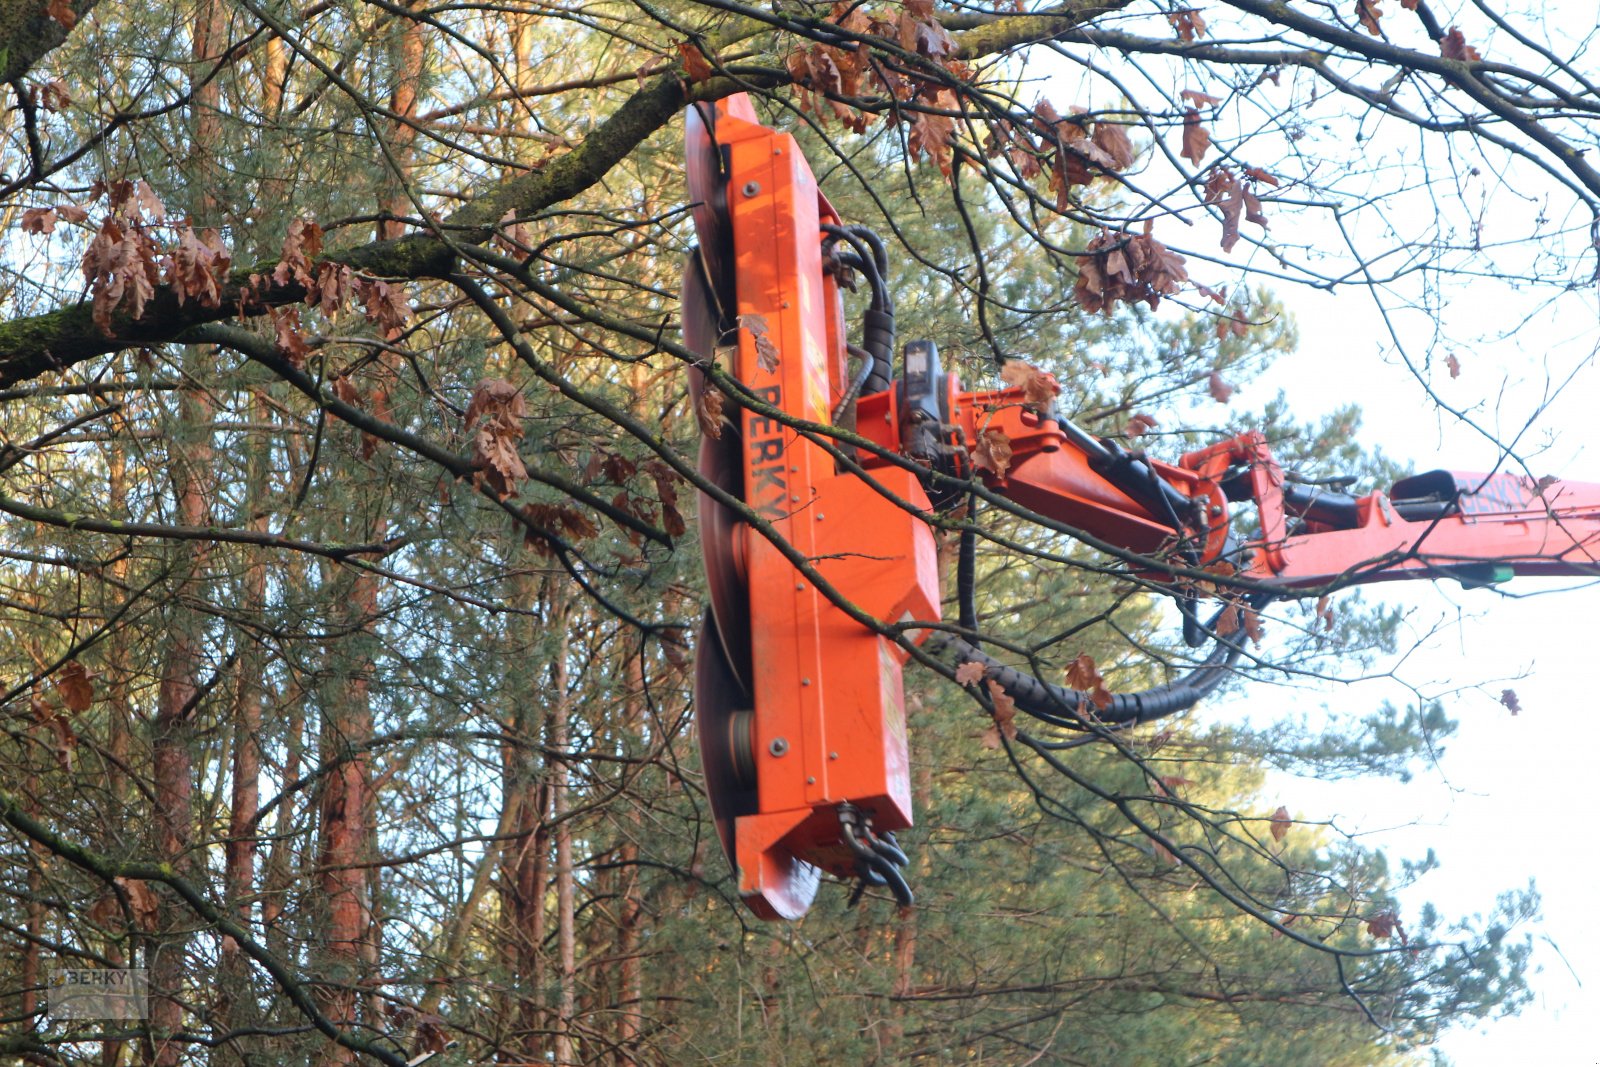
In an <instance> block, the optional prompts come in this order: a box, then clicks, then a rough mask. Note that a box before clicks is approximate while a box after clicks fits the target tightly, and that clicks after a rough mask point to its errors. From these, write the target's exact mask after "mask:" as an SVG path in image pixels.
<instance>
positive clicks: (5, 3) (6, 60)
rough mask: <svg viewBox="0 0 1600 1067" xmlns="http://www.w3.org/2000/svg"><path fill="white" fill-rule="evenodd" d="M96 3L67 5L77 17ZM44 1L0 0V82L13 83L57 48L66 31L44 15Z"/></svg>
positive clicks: (76, 0) (82, 1) (81, 0)
mask: <svg viewBox="0 0 1600 1067" xmlns="http://www.w3.org/2000/svg"><path fill="white" fill-rule="evenodd" d="M98 2H99V0H74V2H73V3H71V4H69V5H68V6H69V7H70V8H72V11H73V13H74V14H76V15H77V16H78V18H80V19H81V18H82V17H83V16H85V15H87V14H88V13H89V10H90V9H91V8H93V7H94V5H95V4H96V3H98ZM48 6H49V5H48V4H47V3H46V0H0V82H8V83H9V82H13V81H16V80H17V79H18V78H20V77H22V76H23V75H24V74H26V73H28V71H30V70H32V69H33V65H34V64H35V63H37V62H39V60H41V59H43V58H44V57H45V56H46V55H48V54H49V53H50V52H51V51H53V50H54V49H56V48H58V47H60V46H61V43H62V42H63V41H65V40H66V39H67V34H68V33H69V32H71V31H69V30H68V29H67V28H66V27H65V26H64V25H62V24H61V23H60V22H59V21H57V20H56V19H53V18H51V17H50V16H49V15H47V14H45V9H46V7H48Z"/></svg>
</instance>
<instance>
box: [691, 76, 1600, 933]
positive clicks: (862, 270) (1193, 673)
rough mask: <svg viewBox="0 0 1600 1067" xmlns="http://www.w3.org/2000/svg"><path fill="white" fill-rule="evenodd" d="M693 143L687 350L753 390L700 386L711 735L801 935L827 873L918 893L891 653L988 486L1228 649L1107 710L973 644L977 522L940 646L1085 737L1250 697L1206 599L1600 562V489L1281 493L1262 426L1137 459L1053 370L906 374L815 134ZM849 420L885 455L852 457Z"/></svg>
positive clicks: (1465, 483)
mask: <svg viewBox="0 0 1600 1067" xmlns="http://www.w3.org/2000/svg"><path fill="white" fill-rule="evenodd" d="M686 125H687V129H686V151H687V164H688V166H687V177H688V184H689V194H690V197H691V201H692V205H693V213H694V222H695V231H696V236H697V239H698V242H699V244H698V248H697V249H696V251H695V252H694V253H693V254H692V255H691V256H690V258H689V262H688V264H687V267H686V269H685V271H684V280H683V290H682V320H683V332H684V341H685V344H686V346H687V347H688V348H689V349H691V350H692V351H694V352H695V353H697V354H698V355H699V356H700V358H701V359H702V360H703V361H704V363H705V364H708V365H710V364H715V365H718V366H719V367H720V368H721V369H722V370H723V371H725V372H726V373H727V374H728V375H729V376H730V377H731V378H732V379H733V381H734V384H735V386H736V387H734V388H731V390H730V391H723V390H717V389H716V388H715V387H714V386H711V385H709V384H708V383H707V382H706V381H705V380H704V376H703V375H702V374H700V373H698V372H697V373H696V374H695V375H694V382H693V395H694V401H695V404H696V409H697V411H698V413H699V414H700V416H701V421H702V424H703V425H706V426H707V427H708V429H707V432H706V433H705V434H704V436H703V437H702V441H701V449H700V460H699V465H700V471H701V473H702V475H703V476H704V477H705V479H706V480H707V481H708V482H710V483H711V484H712V485H714V486H715V487H716V488H717V490H719V492H718V493H716V494H711V493H704V492H703V493H701V495H700V530H701V547H702V553H703V556H704V564H705V569H706V577H707V584H708V586H709V590H710V596H711V605H710V608H709V609H708V611H707V614H706V619H705V622H704V624H703V626H702V629H701V633H700V639H699V642H698V650H697V653H696V666H695V715H696V726H697V730H698V734H699V740H700V747H701V754H702V762H703V764H704V771H705V780H706V787H707V793H708V797H709V801H710V805H711V809H712V815H713V819H714V822H715V824H716V827H717V833H718V836H719V838H720V840H721V843H722V847H723V849H724V851H725V852H726V853H727V855H728V857H729V860H730V862H731V863H732V864H733V867H734V869H735V871H736V872H737V873H738V880H739V892H740V894H741V896H742V897H743V898H744V900H745V901H746V902H747V903H748V904H749V906H750V907H751V908H752V910H754V911H755V912H756V913H757V914H758V915H761V916H763V917H765V918H786V919H793V918H798V917H799V916H801V915H803V914H804V913H805V912H806V910H807V909H808V908H809V907H810V904H811V902H812V900H813V898H814V897H815V895H816V892H817V888H818V884H819V881H820V876H821V873H822V872H824V871H826V872H828V873H830V874H833V875H835V876H837V877H840V878H845V879H857V880H859V885H858V887H857V893H858V894H859V892H860V891H861V890H862V889H864V888H865V887H867V886H882V887H886V888H888V889H889V890H890V891H891V892H892V893H893V894H894V895H895V897H896V898H897V899H899V900H900V902H901V903H903V904H909V903H910V902H911V892H910V889H909V888H908V887H907V885H906V882H905V879H904V877H903V876H902V874H901V869H902V868H903V867H904V866H905V864H906V857H905V855H904V853H903V852H902V851H901V850H900V848H899V846H898V844H897V843H896V841H895V837H894V834H895V832H896V831H898V830H902V829H904V828H905V827H907V826H910V825H911V818H912V811H911V791H910V776H909V766H908V758H907V743H906V718H905V707H904V695H903V686H902V675H901V672H902V670H903V667H904V664H905V661H906V659H907V657H908V653H907V651H906V649H905V648H903V647H901V645H900V644H898V643H897V642H896V641H895V640H892V639H891V638H890V637H886V636H884V634H885V633H893V632H905V630H906V628H905V627H904V626H903V624H905V623H908V622H928V623H935V622H938V621H939V619H940V605H941V594H940V583H939V573H938V569H939V568H938V560H937V555H936V552H935V546H934V539H933V533H932V530H931V529H930V527H929V526H928V524H927V521H926V519H927V518H928V517H930V516H931V515H932V514H933V513H934V512H935V511H938V510H941V509H948V508H951V507H954V506H956V505H957V504H959V503H961V502H962V501H964V500H965V499H966V498H967V496H968V494H969V493H970V492H971V491H972V489H973V488H974V487H976V486H979V485H981V486H982V487H983V489H984V490H985V491H986V492H988V493H991V494H995V495H999V496H1003V497H1005V498H1008V499H1009V500H1010V501H1012V502H1013V503H1014V505H1016V507H1017V510H1019V511H1020V512H1021V513H1022V514H1028V513H1029V512H1031V513H1033V514H1035V515H1036V516H1037V517H1039V518H1040V519H1041V521H1045V522H1049V523H1052V524H1055V525H1057V526H1058V527H1060V528H1066V529H1068V530H1070V531H1072V532H1075V533H1077V534H1078V535H1079V536H1080V537H1082V538H1084V539H1085V540H1087V541H1089V542H1090V543H1091V544H1093V545H1095V546H1097V547H1100V548H1102V549H1105V550H1107V551H1111V552H1114V553H1117V554H1120V555H1122V556H1123V557H1124V558H1125V559H1127V560H1128V562H1129V563H1130V564H1131V565H1132V566H1133V568H1134V569H1135V570H1136V571H1138V572H1139V573H1140V574H1141V575H1142V576H1143V577H1144V578H1145V579H1146V580H1148V581H1150V582H1151V583H1152V584H1153V585H1155V586H1157V587H1161V588H1166V589H1167V590H1169V591H1170V592H1171V593H1172V594H1173V595H1174V597H1175V598H1176V599H1177V601H1178V604H1179V607H1180V609H1181V612H1182V615H1183V618H1184V635H1185V638H1186V639H1187V641H1188V643H1189V644H1190V645H1191V646H1195V647H1199V646H1204V645H1208V644H1209V645H1210V646H1211V650H1210V652H1209V654H1207V655H1206V656H1204V657H1203V658H1202V659H1200V660H1199V662H1198V663H1197V664H1196V665H1195V666H1194V667H1193V668H1192V669H1191V670H1190V671H1189V672H1188V673H1187V674H1185V675H1183V676H1182V677H1180V678H1178V679H1176V680H1175V681H1173V682H1170V683H1168V684H1166V685H1163V686H1159V687H1157V688H1155V689H1151V690H1146V691H1144V692H1140V693H1124V694H1117V695H1114V696H1112V697H1111V698H1110V699H1109V701H1107V700H1106V699H1105V697H1104V695H1103V694H1102V695H1101V699H1100V701H1099V702H1098V704H1097V705H1096V706H1095V710H1094V713H1093V714H1087V713H1086V712H1085V711H1084V710H1083V709H1086V708H1088V707H1089V706H1090V704H1089V702H1088V701H1089V695H1088V694H1083V693H1078V692H1074V691H1071V690H1068V689H1064V688H1061V687H1059V686H1055V685H1052V684H1050V683H1047V682H1045V681H1043V680H1041V679H1038V678H1035V677H1032V676H1031V675H1029V674H1027V673H1026V672H1024V671H1021V670H1018V669H1016V668H1014V667H1012V666H1010V665H1008V664H1006V663H1003V662H1001V661H999V660H997V659H995V658H993V657H991V656H989V655H988V654H987V653H985V652H983V651H982V650H980V649H979V648H978V647H977V645H976V637H977V635H976V633H975V632H973V627H974V612H973V610H972V605H971V586H972V566H971V552H970V546H971V543H972V540H971V539H972V533H971V530H970V527H969V528H968V530H967V531H966V532H965V533H964V534H963V552H962V553H961V557H962V558H961V565H960V566H959V567H958V575H957V598H956V599H957V601H958V603H959V604H960V607H961V619H960V622H961V626H960V627H959V629H960V630H961V631H963V633H964V635H965V636H962V637H958V636H955V635H954V634H952V633H950V632H948V631H944V630H942V631H939V632H938V633H937V634H936V635H935V636H933V637H932V638H931V639H929V640H928V641H927V643H926V646H925V647H927V648H928V649H929V650H930V651H935V652H938V653H939V654H941V655H944V656H947V657H951V656H953V657H954V658H955V659H957V660H960V661H962V662H969V663H970V662H976V663H978V664H980V665H982V667H983V669H984V674H985V676H986V677H987V678H989V679H990V680H993V681H995V682H996V683H997V684H998V685H999V686H1000V687H1001V688H1003V689H1004V690H1005V691H1006V693H1007V695H1008V696H1009V697H1010V698H1011V699H1012V700H1013V701H1014V702H1015V703H1016V706H1017V708H1018V709H1019V710H1021V711H1023V712H1026V713H1027V714H1029V715H1031V716H1034V717H1035V718H1037V719H1039V720H1041V721H1043V722H1045V723H1048V724H1051V725H1054V726H1057V727H1062V728H1065V729H1069V730H1078V731H1082V732H1084V733H1085V734H1086V736H1088V737H1094V736H1103V735H1104V732H1105V731H1106V730H1108V729H1117V728H1120V727H1125V726H1128V725H1132V724H1135V723H1139V722H1145V721H1148V720H1150V719H1153V718H1157V717H1159V716H1161V715H1166V714H1170V713H1172V712H1175V711H1179V710H1182V709H1184V708H1187V707H1190V706H1192V705H1193V704H1194V703H1195V702H1196V701H1198V700H1200V699H1201V698H1202V697H1204V696H1205V695H1206V694H1208V693H1210V692H1212V691H1214V690H1215V689H1216V688H1217V687H1218V686H1219V685H1220V684H1221V683H1222V681H1224V680H1225V679H1226V678H1227V676H1228V674H1229V672H1230V668H1231V667H1232V665H1233V663H1234V661H1235V659H1236V657H1237V656H1238V655H1239V652H1240V649H1239V646H1238V644H1237V642H1236V641H1233V640H1229V639H1227V638H1226V637H1221V636H1219V632H1218V631H1219V629H1222V628H1221V627H1218V626H1217V618H1213V619H1212V620H1211V621H1210V622H1209V623H1208V622H1206V621H1202V620H1201V619H1200V617H1199V613H1198V610H1197V601H1198V595H1197V594H1196V592H1195V590H1196V589H1197V588H1199V587H1200V584H1201V583H1202V582H1203V581H1206V580H1210V581H1213V582H1214V581H1216V580H1217V579H1218V578H1219V577H1221V576H1224V575H1226V576H1227V577H1226V579H1225V581H1224V583H1223V584H1226V583H1228V582H1231V583H1232V586H1233V587H1234V588H1236V589H1238V590H1240V591H1241V592H1239V593H1238V594H1237V595H1236V596H1235V597H1234V601H1233V602H1232V603H1229V604H1225V605H1224V607H1223V608H1222V609H1221V610H1222V611H1231V610H1237V608H1238V601H1240V600H1242V601H1243V602H1244V604H1245V605H1247V606H1249V607H1252V608H1257V607H1260V606H1261V605H1262V604H1264V603H1266V602H1267V601H1269V600H1271V599H1273V598H1274V597H1280V596H1295V595H1302V594H1304V593H1307V592H1316V593H1322V592H1326V591H1328V590H1329V589H1331V588H1336V587H1339V586H1343V585H1349V584H1355V583H1361V582H1372V581H1389V580H1397V579H1402V578H1438V577H1453V578H1456V579H1458V580H1460V581H1461V582H1462V583H1463V584H1464V585H1467V586H1478V585H1486V584H1490V583H1493V582H1498V581H1501V580H1504V579H1505V578H1509V577H1510V576H1511V575H1512V574H1583V575H1592V574H1595V573H1596V572H1597V571H1600V566H1597V557H1600V486H1594V485H1582V484H1577V483H1568V482H1559V481H1553V480H1549V479H1545V480H1542V481H1540V482H1539V483H1530V482H1529V481H1527V480H1524V479H1520V478H1517V477H1515V476H1513V475H1509V474H1496V475H1492V476H1488V475H1474V474H1460V473H1453V472H1448V471H1433V472H1429V473H1427V474H1422V475H1417V476H1415V477H1411V478H1406V479H1403V480H1401V481H1400V482H1397V483H1396V484H1395V485H1394V486H1393V487H1392V488H1391V489H1390V490H1389V492H1388V493H1382V492H1373V493H1370V494H1368V495H1366V496H1363V497H1359V498H1357V497H1353V496H1349V495H1346V494H1344V493H1341V492H1336V491H1329V490H1327V489H1324V488H1320V487H1317V486H1312V485H1307V484H1303V483H1301V482H1298V481H1296V480H1294V479H1293V478H1292V477H1290V476H1288V475H1286V474H1285V473H1284V472H1283V471H1282V470H1280V469H1279V467H1278V465H1277V464H1276V463H1275V462H1274V460H1273V458H1272V455H1271V452H1270V450H1269V449H1268V447H1267V444H1266V441H1265V439H1264V438H1263V437H1262V436H1261V435H1260V434H1258V433H1243V434H1240V435H1238V436H1236V437H1234V438H1232V439H1229V440H1226V441H1223V442H1221V443H1219V444H1216V445H1213V446H1211V447H1208V448H1205V449H1202V450H1200V451H1197V452H1193V453H1190V454H1188V455H1186V456H1183V457H1181V458H1180V459H1179V460H1178V462H1177V463H1175V464H1167V463H1161V462H1158V461H1155V460H1152V459H1148V458H1146V457H1144V456H1142V455H1139V454H1136V453H1131V452H1127V451H1125V450H1123V449H1121V448H1120V447H1119V446H1118V445H1117V444H1116V443H1114V442H1111V441H1107V440H1102V439H1100V438H1097V437H1095V436H1093V435H1091V434H1089V433H1087V432H1086V431H1084V430H1082V429H1080V428H1079V427H1077V426H1075V425H1073V424H1072V423H1071V422H1070V421H1068V420H1066V419H1064V418H1061V417H1060V416H1058V415H1057V414H1056V413H1055V412H1054V411H1053V410H1052V408H1051V405H1050V396H1051V395H1052V394H1053V393H1054V392H1055V383H1054V380H1053V379H1051V378H1049V376H1048V375H1036V376H1035V377H1034V378H1033V379H1032V380H1031V381H1029V382H1028V383H1026V384H1025V385H1024V386H1022V387H1017V388H1009V389H1000V390H992V391H978V392H964V391H962V389H961V387H960V384H959V383H958V382H957V380H956V378H955V376H954V375H952V374H946V373H944V372H943V370H942V369H941V367H940V362H939V354H938V350H937V349H936V348H935V347H934V345H933V344H932V343H931V342H927V341H911V342H908V343H907V344H906V345H905V346H904V349H903V353H902V360H901V366H900V371H899V373H898V374H897V373H896V372H895V367H894V360H893V346H894V333H895V330H894V303H893V294H892V293H891V292H890V291H889V289H888V285H887V277H888V268H889V263H888V257H887V253H886V250H885V248H884V246H883V244H882V242H881V241H879V240H878V239H877V237H876V236H874V235H873V234H871V233H870V232H869V231H867V230H865V229H864V228H861V227H857V226H849V225H846V224H845V223H844V222H843V221H842V220H841V219H840V218H839V217H838V215H837V214H836V213H835V211H834V210H833V208H832V206H831V205H830V204H829V203H828V201H827V199H826V198H825V197H824V196H822V194H821V193H820V191H819V190H818V188H817V183H816V179H815V178H814V176H813V175H812V172H811V169H810V167H809V166H808V165H807V163H806V161H805V159H804V157H803V156H802V155H801V153H800V151H799V149H798V147H797V146H796V144H795V141H794V139H793V138H792V137H790V136H789V135H787V134H784V133H780V132H778V131H776V130H773V129H770V128H768V127H766V126H763V125H762V124H761V123H760V122H759V121H758V120H757V117H756V114H755V111H754V108H753V107H752V106H751V104H750V102H749V101H748V99H746V98H745V97H744V96H742V95H740V96H735V97H731V98H729V99H727V100H724V101H721V102H720V103H718V104H717V105H716V106H715V107H714V108H713V107H712V106H710V105H699V106H697V107H696V108H695V109H693V110H691V111H690V112H689V113H688V116H687V124H686ZM857 275H859V276H860V277H862V278H864V279H865V281H866V282H867V285H868V288H869V289H870V291H871V303H870V307H869V308H868V309H867V310H866V312H865V313H864V315H863V316H862V321H861V324H860V328H859V344H857V343H852V341H851V340H850V336H851V334H852V333H853V332H857V331H852V330H850V329H848V328H847V323H846V316H845V312H844V303H843V300H842V297H841V293H840V283H841V279H842V278H845V277H853V276H857ZM852 362H854V363H855V365H856V366H855V368H854V369H852ZM834 426H839V427H842V428H844V429H848V430H852V431H853V432H854V433H856V434H857V435H859V437H861V438H865V439H866V440H867V442H869V445H868V446H867V447H860V448H854V447H852V448H839V447H830V444H831V441H830V438H829V436H828V431H829V428H830V427H834ZM996 447H1004V448H1008V449H1009V452H1010V455H1009V458H1008V460H1007V461H1005V462H997V461H995V459H994V456H993V455H992V450H993V449H994V448H996ZM986 449H988V450H990V454H989V455H988V456H987V459H986V458H985V457H986ZM730 502H732V504H730ZM741 503H742V507H739V506H737V505H739V504H741ZM1239 504H1247V505H1252V506H1253V508H1254V511H1255V515H1256V518H1257V520H1258V523H1257V532H1256V533H1254V534H1252V535H1251V536H1250V537H1249V538H1248V539H1245V538H1241V537H1240V536H1239V535H1238V534H1237V533H1236V532H1235V531H1234V529H1233V528H1232V526H1231V524H1230V513H1231V511H1232V510H1233V509H1234V507H1235V506H1236V505H1239ZM802 564H803V567H802ZM818 582H820V583H821V584H822V585H823V587H824V588H823V589H819V588H817V584H818ZM1219 616H1220V613H1219ZM910 632H912V633H922V634H926V633H927V631H917V630H912V631H910ZM968 638H970V640H969V639H968Z"/></svg>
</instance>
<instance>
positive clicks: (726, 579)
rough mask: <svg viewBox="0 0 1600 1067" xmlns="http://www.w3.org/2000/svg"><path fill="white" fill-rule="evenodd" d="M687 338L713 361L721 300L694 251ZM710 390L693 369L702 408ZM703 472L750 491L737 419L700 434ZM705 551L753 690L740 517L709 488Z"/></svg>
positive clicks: (686, 290) (703, 523)
mask: <svg viewBox="0 0 1600 1067" xmlns="http://www.w3.org/2000/svg"><path fill="white" fill-rule="evenodd" d="M682 309H683V310H682V317H683V343H684V346H685V347H686V348H688V349H689V350H690V351H692V352H694V353H695V354H697V355H699V356H701V357H702V358H704V359H706V360H707V361H709V360H711V359H712V358H713V356H714V354H715V352H716V345H717V337H718V334H719V332H720V329H719V326H718V317H717V312H716V309H715V305H714V304H713V303H712V301H711V294H710V291H709V286H708V284H707V282H706V277H705V274H704V272H703V271H702V270H701V264H700V262H699V261H698V260H696V259H695V257H693V256H690V257H689V261H688V262H687V263H685V264H684V271H683V297H682ZM704 394H705V381H704V376H703V375H702V374H701V373H700V372H699V371H698V370H691V371H690V372H689V395H690V400H691V401H692V402H693V403H694V405H695V410H696V411H697V412H698V411H699V410H700V402H701V398H702V397H703V396H704ZM699 468H700V473H701V474H702V475H704V476H705V478H706V480H707V481H709V482H710V483H711V484H713V485H715V486H716V487H717V488H719V489H721V490H723V491H724V492H726V493H727V494H728V495H730V496H732V497H735V498H739V499H742V498H743V496H744V460H743V454H742V449H741V444H740V437H739V433H738V431H737V429H736V428H735V426H734V424H733V422H732V420H729V419H726V418H724V419H723V421H722V424H721V436H720V437H712V436H710V435H709V434H703V435H702V436H701V438H700V457H699ZM698 496H699V513H700V554H701V558H702V561H703V563H704V566H705V571H706V585H707V587H708V589H709V591H710V593H711V607H712V616H713V619H714V620H715V622H714V625H715V629H716V633H717V639H718V640H719V641H720V642H721V643H722V648H723V652H724V653H725V655H726V657H727V661H728V663H729V665H730V669H731V670H732V671H733V673H734V675H735V676H736V677H737V678H738V679H739V680H740V684H741V685H743V686H744V688H745V690H746V691H750V689H751V686H750V657H751V651H750V594H749V592H748V590H747V589H746V588H745V580H744V575H742V574H741V573H740V572H739V567H738V564H737V556H736V555H735V544H734V539H735V538H736V537H738V536H740V526H741V523H740V520H739V516H738V514H737V513H736V512H734V511H732V510H731V509H729V508H728V507H726V506H725V505H723V504H722V503H720V502H719V501H717V500H716V499H715V498H714V497H712V496H711V495H709V494H707V493H703V492H702V493H700V494H698Z"/></svg>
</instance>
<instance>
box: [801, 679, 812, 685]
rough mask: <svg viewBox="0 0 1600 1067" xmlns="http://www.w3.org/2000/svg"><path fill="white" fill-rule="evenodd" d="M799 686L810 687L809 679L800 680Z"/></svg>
mask: <svg viewBox="0 0 1600 1067" xmlns="http://www.w3.org/2000/svg"><path fill="white" fill-rule="evenodd" d="M800 684H801V685H810V684H811V679H810V678H802V679H800Z"/></svg>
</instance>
